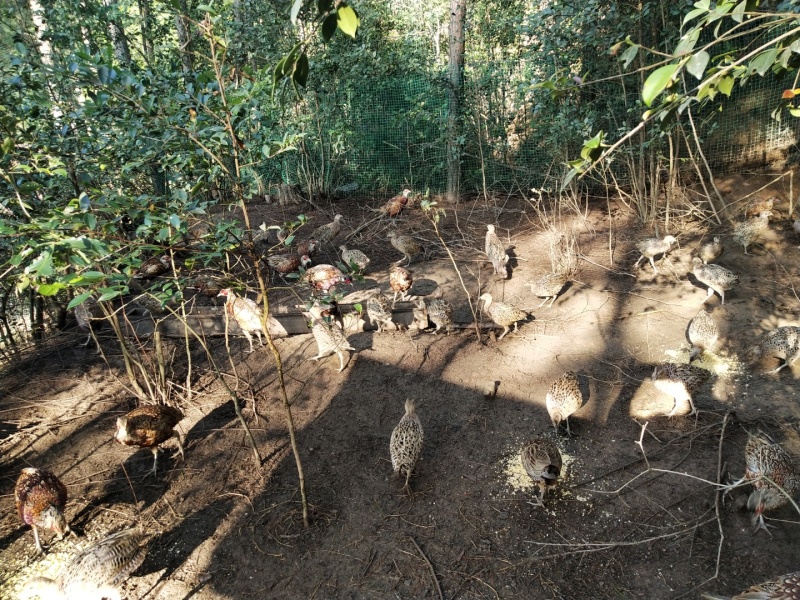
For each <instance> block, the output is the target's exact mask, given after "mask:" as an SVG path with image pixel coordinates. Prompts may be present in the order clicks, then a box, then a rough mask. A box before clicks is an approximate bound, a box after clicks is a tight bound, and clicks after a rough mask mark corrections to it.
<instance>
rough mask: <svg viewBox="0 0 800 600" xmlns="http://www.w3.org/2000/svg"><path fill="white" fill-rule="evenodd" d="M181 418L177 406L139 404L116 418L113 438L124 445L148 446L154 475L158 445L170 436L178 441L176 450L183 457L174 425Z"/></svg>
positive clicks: (151, 471) (156, 465) (181, 415)
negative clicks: (151, 454)
mask: <svg viewBox="0 0 800 600" xmlns="http://www.w3.org/2000/svg"><path fill="white" fill-rule="evenodd" d="M181 419H183V413H182V412H181V411H180V410H178V409H177V408H173V407H171V406H166V405H164V404H150V405H147V406H140V407H139V408H135V409H133V410H132V411H130V412H129V413H128V414H127V415H125V416H124V417H119V418H118V419H117V430H116V432H115V433H114V439H115V440H117V441H118V442H119V443H120V444H125V445H126V446H139V447H140V448H150V450H151V452H152V453H153V468H152V469H150V473H152V474H153V476H155V475H156V468H157V467H158V446H159V445H160V444H163V443H164V442H166V441H167V440H168V439H170V438H173V437H174V438H175V440H176V441H177V442H178V452H180V455H181V458H183V444H182V443H181V438H180V436H179V435H178V432H177V431H175V426H176V425H177V424H178V423H179V422H180V420H181Z"/></svg>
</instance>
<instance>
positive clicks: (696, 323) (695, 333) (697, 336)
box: [687, 308, 719, 362]
mask: <svg viewBox="0 0 800 600" xmlns="http://www.w3.org/2000/svg"><path fill="white" fill-rule="evenodd" d="M687 334H688V336H689V342H690V343H691V344H692V350H691V353H690V354H689V362H692V361H694V360H695V359H696V358H698V357H699V356H700V355H701V354H702V353H703V352H705V351H706V350H708V351H713V350H714V347H715V346H716V345H717V339H718V338H719V329H717V324H716V323H715V322H714V319H712V318H711V315H710V314H708V313H707V312H706V310H705V309H704V308H701V309H700V312H698V313H697V315H696V316H695V317H694V319H692V320H691V322H690V323H689V328H688V330H687Z"/></svg>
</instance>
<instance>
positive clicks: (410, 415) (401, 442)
mask: <svg viewBox="0 0 800 600" xmlns="http://www.w3.org/2000/svg"><path fill="white" fill-rule="evenodd" d="M424 439H425V434H424V432H423V431H422V422H420V420H419V417H418V416H417V411H416V408H415V407H414V401H413V400H411V399H410V398H409V399H407V400H406V412H405V414H404V415H403V418H402V419H400V422H399V423H398V424H397V426H396V427H395V428H394V430H393V431H392V437H391V440H390V441H389V455H390V456H391V458H392V469H394V474H395V475H396V476H399V477H402V476H403V475H405V477H406V483H405V486H404V488H403V489H406V490H407V489H408V481H409V479H411V472H412V471H413V470H414V467H415V466H416V464H417V461H418V460H419V457H420V455H421V454H422V443H423V441H424Z"/></svg>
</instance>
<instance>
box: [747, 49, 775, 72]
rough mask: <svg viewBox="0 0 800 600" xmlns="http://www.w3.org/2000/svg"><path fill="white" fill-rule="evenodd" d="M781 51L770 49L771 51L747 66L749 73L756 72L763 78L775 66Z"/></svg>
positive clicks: (759, 56) (763, 53)
mask: <svg viewBox="0 0 800 600" xmlns="http://www.w3.org/2000/svg"><path fill="white" fill-rule="evenodd" d="M779 51H780V48H770V49H769V50H766V51H765V52H762V53H761V54H759V55H758V56H756V57H755V58H754V59H753V60H751V61H750V64H749V65H748V66H747V70H748V72H749V73H753V72H756V73H758V74H759V75H761V76H762V77H763V76H764V74H765V73H766V72H767V71H769V69H770V68H771V67H772V65H774V64H775V61H776V59H777V58H778V52H779Z"/></svg>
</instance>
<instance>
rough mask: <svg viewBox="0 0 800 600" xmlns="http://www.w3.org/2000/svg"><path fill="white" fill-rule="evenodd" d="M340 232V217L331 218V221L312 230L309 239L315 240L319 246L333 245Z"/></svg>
mask: <svg viewBox="0 0 800 600" xmlns="http://www.w3.org/2000/svg"><path fill="white" fill-rule="evenodd" d="M341 232H342V215H336V216H335V217H333V221H332V222H330V223H328V224H327V225H322V226H321V227H317V228H316V229H315V230H314V233H312V234H311V239H312V240H316V241H317V242H318V243H319V245H320V246H325V245H326V244H331V243H333V240H335V239H336V238H337V237H338V236H339V234H340V233H341Z"/></svg>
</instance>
